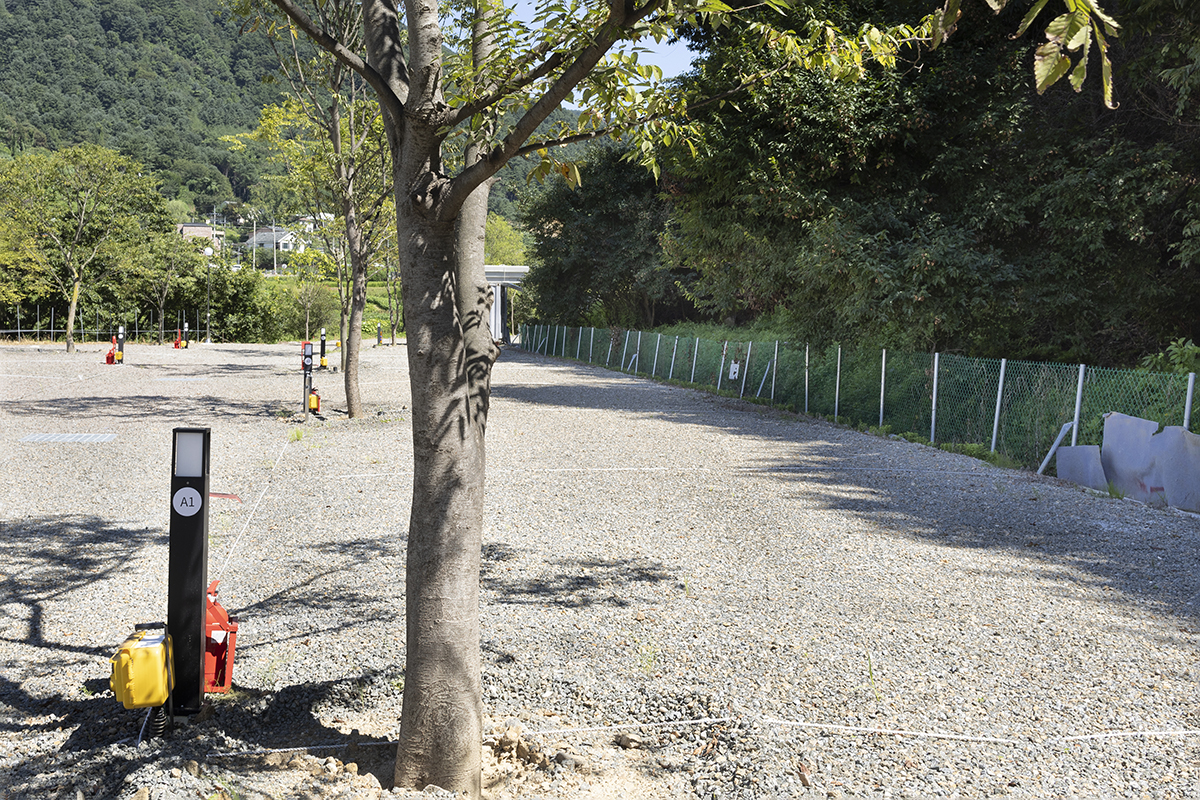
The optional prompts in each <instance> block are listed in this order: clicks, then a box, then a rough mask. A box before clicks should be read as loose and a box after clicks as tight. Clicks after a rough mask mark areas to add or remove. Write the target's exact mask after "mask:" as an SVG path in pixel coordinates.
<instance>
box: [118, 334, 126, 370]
mask: <svg viewBox="0 0 1200 800" xmlns="http://www.w3.org/2000/svg"><path fill="white" fill-rule="evenodd" d="M117 363H118V364H124V363H125V326H124V325H122V326H120V327H119V328H117Z"/></svg>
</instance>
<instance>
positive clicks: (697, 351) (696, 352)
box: [690, 336, 700, 383]
mask: <svg viewBox="0 0 1200 800" xmlns="http://www.w3.org/2000/svg"><path fill="white" fill-rule="evenodd" d="M699 355H700V337H699V336H697V337H696V346H695V347H694V348H692V380H691V381H690V383H695V382H696V357H697V356H699Z"/></svg>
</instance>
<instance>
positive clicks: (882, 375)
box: [879, 347, 887, 428]
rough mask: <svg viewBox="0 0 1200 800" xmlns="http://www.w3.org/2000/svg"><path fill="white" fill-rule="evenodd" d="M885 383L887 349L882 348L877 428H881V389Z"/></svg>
mask: <svg viewBox="0 0 1200 800" xmlns="http://www.w3.org/2000/svg"><path fill="white" fill-rule="evenodd" d="M886 383H887V348H886V347H885V348H883V361H882V362H881V363H880V364H879V427H881V428H882V427H883V389H884V386H885V385H886Z"/></svg>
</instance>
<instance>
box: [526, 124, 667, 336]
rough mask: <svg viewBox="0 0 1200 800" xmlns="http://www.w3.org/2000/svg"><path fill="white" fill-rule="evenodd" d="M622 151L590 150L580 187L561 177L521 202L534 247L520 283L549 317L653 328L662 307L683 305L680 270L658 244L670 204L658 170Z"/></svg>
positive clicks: (558, 320) (562, 321) (566, 321)
mask: <svg viewBox="0 0 1200 800" xmlns="http://www.w3.org/2000/svg"><path fill="white" fill-rule="evenodd" d="M625 155H626V151H625V150H623V149H619V148H613V147H595V148H592V150H591V151H590V152H589V153H588V156H587V157H586V158H585V159H584V161H583V162H582V163H581V164H580V165H579V173H580V176H581V177H582V183H581V184H580V185H579V186H578V187H577V188H574V189H572V188H571V187H570V186H569V185H568V183H567V181H566V180H565V179H564V178H562V177H561V176H557V175H556V176H555V177H554V178H552V179H551V180H548V181H547V182H546V183H545V184H544V185H542V186H541V187H540V188H539V189H538V190H537V191H535V192H534V193H532V195H531V196H530V198H529V199H528V201H527V202H526V203H525V204H524V208H523V213H522V224H523V225H524V227H525V228H526V229H527V230H528V231H529V232H530V235H531V237H532V239H533V245H532V247H531V248H530V255H531V261H532V268H531V269H530V271H529V275H528V276H527V277H526V279H525V281H524V282H523V285H524V287H525V289H526V290H527V291H529V292H530V293H532V294H533V295H534V296H535V300H534V302H535V304H536V306H537V309H538V313H539V315H540V317H541V318H542V319H544V320H546V321H549V322H555V323H559V324H580V323H582V322H584V321H585V320H586V321H589V322H592V323H595V324H611V325H623V326H627V327H653V326H654V325H655V324H656V322H658V321H662V320H661V317H660V315H659V311H660V309H661V308H662V307H664V306H665V307H667V308H668V309H670V310H672V311H674V310H676V307H677V306H678V305H679V302H680V300H681V298H680V294H679V289H678V287H677V285H676V284H677V282H678V280H679V279H680V276H678V275H676V274H675V273H673V272H672V271H671V270H670V269H668V268H667V267H666V266H664V264H663V262H662V246H661V244H660V239H661V237H662V235H663V231H664V229H665V226H666V220H667V211H668V205H667V203H666V202H665V201H664V200H663V199H662V198H661V197H660V190H659V186H658V181H656V180H655V179H654V176H653V175H651V174H650V173H649V172H648V171H647V170H645V169H644V168H642V167H640V166H638V165H637V164H634V163H631V162H630V161H628V160H627V159H626V158H625Z"/></svg>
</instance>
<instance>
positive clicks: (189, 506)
mask: <svg viewBox="0 0 1200 800" xmlns="http://www.w3.org/2000/svg"><path fill="white" fill-rule="evenodd" d="M202 505H204V499H203V498H202V497H200V493H199V492H197V491H196V490H195V489H193V488H192V487H190V486H185V487H183V488H182V489H180V490H179V491H178V492H176V493H175V496H174V497H172V498H171V506H172V507H173V508H174V509H175V512H176V513H177V514H179V515H180V516H182V517H190V516H192V515H193V514H195V513H196V512H197V511H199V510H200V506H202Z"/></svg>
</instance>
